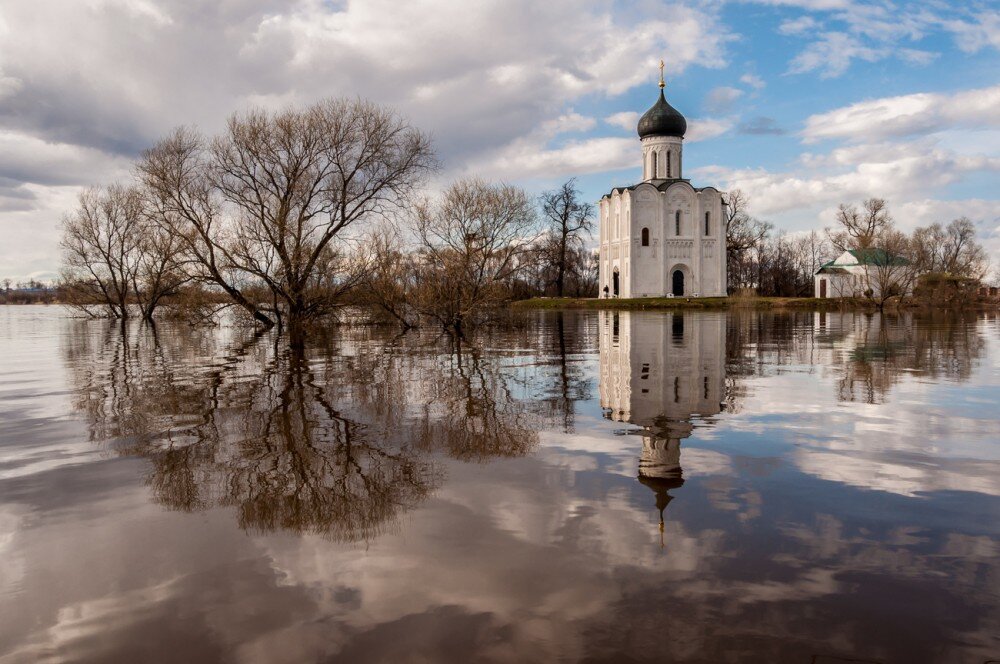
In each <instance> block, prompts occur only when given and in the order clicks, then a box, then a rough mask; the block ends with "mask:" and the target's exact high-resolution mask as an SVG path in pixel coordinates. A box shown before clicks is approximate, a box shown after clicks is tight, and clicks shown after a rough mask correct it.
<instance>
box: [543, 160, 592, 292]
mask: <svg viewBox="0 0 1000 664" xmlns="http://www.w3.org/2000/svg"><path fill="white" fill-rule="evenodd" d="M540 202H541V208H542V219H543V223H544V225H545V231H546V233H547V234H548V236H547V238H546V239H545V242H544V244H543V252H544V255H545V257H546V259H547V262H548V264H549V266H550V267H551V268H552V270H553V271H554V272H555V277H554V282H555V294H556V295H557V296H558V297H562V296H563V295H564V294H565V289H566V276H567V273H568V272H571V271H572V270H574V269H575V267H576V266H575V265H574V264H573V263H572V262H571V261H572V259H573V258H575V257H578V254H576V253H575V252H574V250H575V249H580V248H582V247H583V242H584V235H589V234H590V231H591V229H592V228H593V225H594V206H593V205H592V204H590V203H587V202H585V201H581V200H580V192H579V191H578V190H577V188H576V179H570V180H567V181H566V182H564V183H563V184H562V186H560V187H559V188H558V189H555V190H553V191H547V192H544V193H543V194H542V195H541V197H540Z"/></svg>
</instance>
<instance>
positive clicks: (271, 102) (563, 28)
mask: <svg viewBox="0 0 1000 664" xmlns="http://www.w3.org/2000/svg"><path fill="white" fill-rule="evenodd" d="M661 58H662V59H663V60H664V61H665V63H666V79H667V88H666V92H667V98H668V100H669V101H670V102H671V104H672V105H673V106H675V107H676V108H677V109H678V110H680V111H681V112H682V113H683V114H684V115H685V116H686V117H687V119H688V134H687V136H686V139H685V154H684V157H685V160H684V168H685V173H684V175H685V177H688V178H690V179H691V180H692V182H693V184H695V186H708V185H712V186H715V187H718V188H720V189H722V190H726V191H729V190H732V189H735V188H739V189H742V190H743V191H744V192H746V193H747V194H748V195H749V199H750V211H751V212H752V213H753V214H754V215H756V216H758V217H761V218H763V219H766V220H769V221H771V222H772V223H774V224H775V226H776V228H777V229H778V230H780V231H785V232H788V233H796V232H803V231H807V230H809V229H813V228H816V229H820V228H823V227H824V226H828V225H830V224H831V223H832V222H833V220H834V214H835V212H836V208H837V205H838V204H840V203H859V202H861V201H862V200H863V199H864V198H867V197H870V196H878V197H882V198H885V199H887V200H888V202H889V206H890V210H891V212H892V214H893V216H894V218H895V220H896V222H897V224H898V225H899V227H901V228H903V229H905V230H912V229H913V228H915V227H917V226H920V225H926V224H928V223H932V222H935V221H941V222H948V221H950V220H951V219H954V218H956V217H959V216H963V215H964V216H967V217H969V218H971V219H972V220H973V221H974V222H976V225H977V228H978V232H979V237H980V240H981V241H982V242H983V243H984V244H986V245H987V248H988V249H989V250H990V252H991V255H992V260H993V263H994V265H995V266H1000V0H987V1H976V0H973V1H971V2H952V3H949V2H943V1H937V0H928V1H925V2H888V1H885V0H743V1H734V2H723V1H721V0H719V1H708V2H654V1H645V0H637V1H635V2H614V1H609V0H572V1H571V0H547V1H546V2H537V0H489V1H483V2H475V1H472V0H410V1H408V2H388V1H387V0H363V1H361V0H344V1H336V0H213V1H212V2H197V3H196V2H189V1H188V0H30V1H25V0H0V278H3V277H10V278H12V279H15V280H17V279H24V278H29V277H34V278H40V279H51V278H54V277H55V276H56V274H57V272H58V269H59V262H60V252H59V234H60V231H59V227H60V221H61V218H62V217H63V215H65V214H66V213H67V212H69V211H71V210H72V209H73V207H74V205H75V201H76V197H77V196H78V195H79V193H80V192H81V191H82V190H83V189H84V188H86V187H88V186H94V185H103V184H109V183H111V182H115V181H126V180H128V179H129V178H130V177H131V164H132V161H133V160H134V159H135V157H136V156H137V155H138V154H139V153H140V152H141V151H142V150H143V149H144V148H146V147H148V146H149V145H151V144H152V143H153V142H155V141H156V140H157V139H158V138H159V137H161V136H163V135H164V134H165V133H166V132H168V131H169V130H170V129H172V128H173V127H176V126H178V125H192V126H195V127H197V128H199V129H200V130H202V131H204V132H207V133H214V132H217V131H219V130H220V129H221V128H222V127H223V126H224V123H225V120H226V118H227V116H229V115H230V114H231V113H233V112H236V111H240V110H244V109H246V108H248V107H251V106H264V107H268V108H275V109H277V108H284V107H287V106H289V105H304V104H308V103H309V102H312V101H315V100H318V99H322V98H325V97H342V96H347V97H354V96H360V97H365V98H368V99H370V100H372V101H375V102H378V103H381V104H386V105H390V106H392V107H394V108H395V109H396V110H397V111H399V112H400V113H401V114H403V115H404V116H406V117H407V118H408V119H409V120H410V121H411V122H412V123H413V124H414V125H416V126H417V127H419V128H421V129H423V130H425V131H427V132H428V133H430V134H431V135H432V137H433V139H434V143H435V146H436V149H437V152H438V154H439V156H440V158H441V160H442V164H443V169H442V171H441V172H440V173H439V174H438V175H437V176H436V182H434V183H431V186H432V187H433V186H441V185H442V184H443V183H446V182H449V181H451V180H454V179H456V178H460V177H465V176H471V175H475V176H480V177H483V178H487V179H491V180H504V181H507V182H510V183H513V184H517V185H520V186H523V187H525V188H526V189H527V190H528V191H529V192H531V193H533V194H534V193H539V192H542V191H545V190H546V189H550V188H552V187H555V186H557V185H558V184H560V183H561V182H563V181H565V180H566V179H568V178H571V177H575V178H577V183H578V186H579V188H580V189H581V191H582V193H583V195H584V197H585V198H587V199H588V200H591V201H596V200H598V199H599V198H600V197H601V196H602V195H603V194H605V193H607V192H608V191H609V190H610V189H611V187H613V186H618V185H627V184H631V183H633V182H635V181H637V180H638V179H640V177H641V157H640V155H641V152H640V146H639V141H638V137H637V135H636V122H637V120H638V117H639V115H641V114H642V113H643V112H644V111H645V110H646V109H647V108H649V107H650V106H651V105H652V104H653V102H654V101H655V99H656V95H657V87H656V81H657V76H658V69H657V64H658V62H659V60H660V59H661Z"/></svg>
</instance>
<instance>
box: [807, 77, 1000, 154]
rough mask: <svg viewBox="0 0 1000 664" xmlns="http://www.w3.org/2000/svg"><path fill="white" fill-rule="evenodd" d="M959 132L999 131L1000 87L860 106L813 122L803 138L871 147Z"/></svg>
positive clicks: (814, 117)
mask: <svg viewBox="0 0 1000 664" xmlns="http://www.w3.org/2000/svg"><path fill="white" fill-rule="evenodd" d="M956 127H971V128H1000V85H996V86H993V87H989V88H980V89H976V90H966V91H962V92H956V93H952V94H943V93H919V94H912V95H902V96H898V97H885V98H882V99H873V100H870V101H863V102H858V103H856V104H851V105H850V106H845V107H843V108H838V109H834V110H832V111H829V112H827V113H820V114H818V115H812V116H810V117H809V118H808V119H807V120H806V126H805V129H804V130H803V132H802V135H803V137H804V138H805V139H806V141H807V142H812V141H817V140H821V139H827V138H846V139H849V140H855V141H871V140H883V139H886V138H890V137H899V136H911V135H915V134H927V133H930V132H935V131H942V130H944V129H951V128H956Z"/></svg>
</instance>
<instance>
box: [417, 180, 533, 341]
mask: <svg viewBox="0 0 1000 664" xmlns="http://www.w3.org/2000/svg"><path fill="white" fill-rule="evenodd" d="M535 219H536V217H535V209H534V206H533V205H532V204H531V201H530V200H529V199H528V196H527V195H526V194H525V193H524V191H523V190H521V189H518V188H517V187H513V186H510V185H505V184H496V185H494V184H489V183H486V182H484V181H482V180H477V179H471V180H462V181H459V182H456V183H455V184H453V185H451V187H449V188H448V189H447V190H446V191H445V192H444V194H443V195H442V196H441V198H440V199H439V200H437V201H424V202H423V203H421V204H420V205H418V206H417V214H416V220H415V231H416V235H417V237H418V239H419V242H420V245H421V250H422V254H423V255H422V257H421V260H422V265H421V269H420V284H419V286H418V288H417V292H416V298H415V300H416V303H417V309H418V310H419V311H420V313H421V314H423V315H426V316H429V317H431V318H433V319H434V320H436V321H438V322H439V323H440V324H441V325H443V326H444V327H445V328H446V329H450V330H453V331H454V332H456V333H458V334H461V333H462V331H463V328H465V327H467V326H468V325H469V324H470V323H474V322H475V321H476V320H478V319H481V318H482V317H483V315H484V314H488V313H489V312H490V311H492V310H493V309H495V308H496V307H497V306H498V305H500V304H502V303H504V302H506V301H507V300H508V299H509V298H510V282H511V280H512V279H513V278H514V277H515V276H516V275H517V274H518V272H519V271H520V270H521V269H523V263H520V262H519V261H518V260H517V258H518V256H519V254H521V253H522V252H524V251H525V249H526V247H527V246H528V245H529V243H530V241H531V239H532V238H531V237H530V235H531V233H532V231H533V230H534V226H535Z"/></svg>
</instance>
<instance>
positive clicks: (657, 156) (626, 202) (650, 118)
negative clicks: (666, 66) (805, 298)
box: [599, 66, 726, 297]
mask: <svg viewBox="0 0 1000 664" xmlns="http://www.w3.org/2000/svg"><path fill="white" fill-rule="evenodd" d="M661 72H662V66H661ZM663 87H664V84H663V76H662V73H661V76H660V98H659V99H657V100H656V103H655V104H653V107H652V108H650V109H649V110H648V111H646V113H645V115H643V116H642V118H641V119H640V120H639V127H638V129H639V139H640V142H641V145H642V182H640V183H638V184H634V185H632V186H630V187H624V188H616V189H613V190H612V191H611V193H610V194H607V195H605V196H604V197H603V198H601V202H600V211H601V216H600V230H599V234H600V284H599V287H600V290H601V293H600V294H601V296H602V297H672V296H673V297H680V296H689V297H698V296H700V297H714V296H724V295H725V294H726V233H725V217H724V215H725V213H726V210H725V205H726V204H725V201H724V200H723V198H722V193H721V192H719V190H717V189H716V188H714V187H701V188H696V187H693V186H692V185H691V183H690V182H689V181H688V180H686V179H684V170H683V165H684V158H683V156H684V133H685V132H686V131H687V121H686V120H685V119H684V116H683V115H681V114H680V113H679V112H678V111H677V110H676V109H675V108H673V107H672V106H671V105H670V104H668V103H667V100H666V98H665V97H664V95H663Z"/></svg>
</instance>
